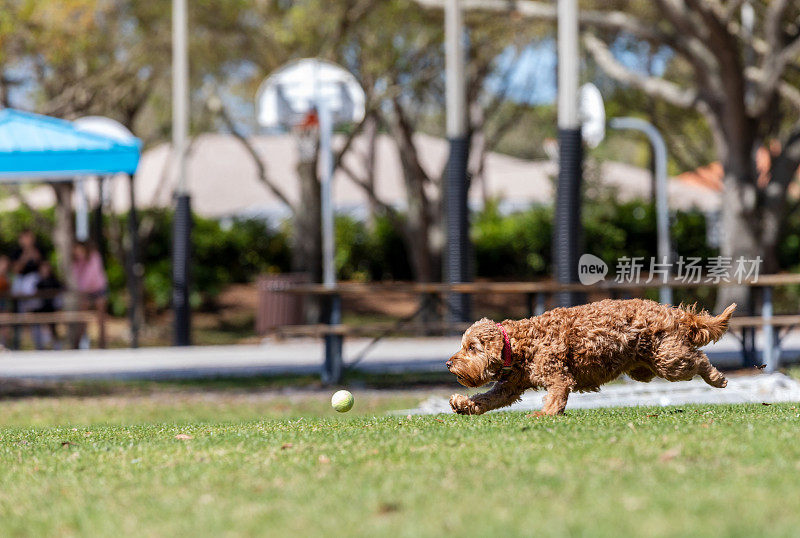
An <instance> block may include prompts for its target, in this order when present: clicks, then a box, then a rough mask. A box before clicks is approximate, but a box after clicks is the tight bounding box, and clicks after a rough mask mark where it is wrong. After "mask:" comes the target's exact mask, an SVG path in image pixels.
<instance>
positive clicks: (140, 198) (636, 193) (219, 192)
mask: <svg viewBox="0 0 800 538" xmlns="http://www.w3.org/2000/svg"><path fill="white" fill-rule="evenodd" d="M416 138H417V148H418V152H419V155H420V160H421V163H422V166H423V167H424V168H425V170H426V171H427V172H428V173H429V174H430V175H432V176H433V177H438V176H440V175H441V173H442V170H443V169H444V165H445V162H446V159H447V152H448V146H447V141H446V140H444V139H441V138H436V137H432V136H428V135H423V134H421V135H417V137H416ZM336 142H337V143H338V144H342V143H343V140H342V139H341V137H338V138H337V140H336ZM252 143H253V145H254V147H255V148H256V151H257V152H258V153H259V155H260V156H261V158H262V160H263V161H264V163H265V165H266V167H267V172H268V174H269V176H270V177H271V178H272V179H273V180H274V182H275V183H277V184H278V185H279V186H280V187H281V188H282V189H283V191H284V192H285V193H286V195H287V196H288V197H289V198H290V199H291V200H292V201H294V202H296V201H297V198H298V181H297V175H296V172H295V164H296V162H297V153H298V150H297V142H296V140H295V139H294V138H293V137H292V136H290V135H271V136H257V137H254V138H253V139H252ZM366 145H367V141H366V139H365V138H364V137H359V138H357V139H356V140H354V142H353V147H352V149H351V151H350V152H349V153H348V155H347V156H346V157H345V161H346V163H347V164H348V165H349V167H350V168H351V169H352V170H354V171H355V172H356V173H363V171H364V170H363V158H362V157H361V155H363V154H364V153H366ZM171 161H172V159H171V151H170V146H169V144H161V145H159V146H156V147H154V148H152V149H150V150H148V151H146V152H145V153H144V155H143V156H142V159H141V162H140V166H139V170H138V172H137V174H136V180H135V185H136V187H135V189H136V191H135V192H136V199H137V206H138V207H165V206H170V205H172V202H171V197H172V193H173V191H174V188H175V184H176V174H175V170H173V163H172V162H171ZM556 174H557V165H556V163H554V162H550V161H544V160H542V161H527V160H523V159H517V158H514V157H510V156H508V155H502V154H499V153H489V154H488V155H487V158H486V165H485V178H484V180H485V182H486V184H485V192H486V193H487V194H488V195H489V196H491V197H499V198H501V199H502V200H504V201H505V202H506V204H509V205H510V206H511V207H523V206H525V205H529V204H531V203H549V202H550V201H551V200H552V198H553V194H554V192H553V191H554V189H553V180H552V179H551V178H552V177H555V175H556ZM600 175H601V181H602V182H603V183H604V184H606V185H613V186H615V187H617V189H618V194H619V196H620V197H621V198H623V199H630V198H635V197H647V196H649V192H650V173H649V171H647V170H644V169H641V168H638V167H635V166H631V165H627V164H623V163H618V162H606V163H604V164H602V166H601V174H600ZM375 177H376V189H377V193H378V196H379V197H380V198H381V199H382V200H384V201H385V202H388V203H390V204H392V205H395V206H397V207H401V208H402V207H404V206H405V189H404V186H403V176H402V170H401V167H400V159H399V155H398V152H397V149H396V146H395V144H394V142H393V141H392V139H391V138H390V137H388V136H386V135H381V136H379V138H378V141H377V154H376V174H375ZM188 178H189V180H188V181H189V190H190V193H191V195H192V207H193V209H194V210H195V211H196V212H197V213H199V214H200V215H203V216H207V217H224V216H232V215H247V214H250V215H273V216H280V215H286V214H287V211H286V209H285V207H284V206H283V204H282V203H281V202H280V200H279V199H278V198H277V197H276V196H275V195H274V194H273V193H271V192H270V191H269V190H268V189H267V188H266V187H264V186H263V185H262V184H261V183H260V182H259V180H258V174H257V169H256V166H255V164H254V162H253V159H252V158H251V156H250V155H249V154H248V152H247V151H246V149H245V148H244V146H243V145H242V144H241V142H239V141H238V140H236V138H234V137H233V136H231V135H226V134H204V135H201V136H199V137H197V138H196V139H195V141H194V143H193V145H192V147H191V150H190V155H189V161H188ZM109 183H110V185H109V187H110V189H109V191H110V192H109V193H107V196H109V197H110V201H111V202H112V203H113V206H114V208H115V209H116V210H122V211H124V210H126V209H127V206H128V187H127V183H126V181H125V179H124V178H116V179H114V180H113V181H111V182H109ZM51 191H52V189H50V188H49V187H44V188H36V189H33V190H32V191H30V192H29V193H28V199H29V202H30V203H31V205H34V207H46V206H51V205H52V204H53V203H54V200H53V196H52V192H51ZM87 192H88V193H89V197H90V199H92V200H94V199H96V184H95V182H89V183H87ZM669 193H670V200H669V202H670V207H671V208H673V209H687V208H690V207H697V208H699V209H702V210H705V211H713V210H716V209H718V208H719V204H720V202H719V193H718V192H715V191H713V190H711V189H708V188H705V187H703V186H700V185H696V184H692V183H689V182H683V181H679V180H677V179H675V178H673V179H671V180H670V185H669ZM483 194H484V187H483V186H482V185H481V184H480V180H476V181H473V184H472V187H471V189H470V193H469V199H470V203H471V204H472V205H474V206H476V207H479V206H480V205H481V204H482V202H483ZM334 203H335V205H336V207H337V209H339V210H358V209H359V208H360V209H361V210H362V211H363V209H364V208H366V207H367V206H368V199H367V197H366V195H365V194H364V192H363V191H362V189H361V187H359V186H357V185H356V184H355V183H353V181H351V180H350V179H349V178H348V177H347V175H346V174H344V173H343V172H341V171H339V172H337V173H336V175H335V177H334Z"/></svg>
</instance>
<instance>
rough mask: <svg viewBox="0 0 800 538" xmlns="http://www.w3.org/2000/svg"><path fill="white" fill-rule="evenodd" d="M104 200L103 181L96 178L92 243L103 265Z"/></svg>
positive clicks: (104, 239)
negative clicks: (95, 203) (95, 246)
mask: <svg viewBox="0 0 800 538" xmlns="http://www.w3.org/2000/svg"><path fill="white" fill-rule="evenodd" d="M104 199H105V181H104V178H103V177H102V176H98V178H97V205H96V206H95V208H94V242H95V245H97V252H99V253H100V258H101V259H102V260H103V263H104V264H105V261H106V254H107V252H106V238H105V234H104V233H103V200H104Z"/></svg>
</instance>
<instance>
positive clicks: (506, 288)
mask: <svg viewBox="0 0 800 538" xmlns="http://www.w3.org/2000/svg"><path fill="white" fill-rule="evenodd" d="M797 284H800V274H795V273H791V274H771V275H760V276H758V277H757V278H752V279H743V280H742V281H741V282H739V281H724V280H722V281H719V282H714V283H710V282H708V281H706V280H705V279H699V281H684V280H677V279H672V280H667V281H666V282H664V281H663V280H661V279H658V278H654V279H653V280H652V281H651V282H649V283H634V282H615V281H613V280H609V281H602V282H598V283H596V284H593V285H591V286H585V285H583V284H560V283H558V282H554V281H538V282H537V281H532V282H468V283H466V282H465V283H456V284H448V283H438V282H429V283H426V282H422V283H418V282H373V283H365V282H341V283H338V284H336V285H334V286H326V285H323V284H297V285H294V286H290V287H287V288H286V290H284V292H285V293H290V294H301V295H310V296H317V297H321V298H323V299H325V300H326V301H327V302H328V303H332V302H333V301H340V299H341V298H342V297H347V296H351V297H358V296H362V297H363V296H369V295H375V294H378V293H386V292H394V293H407V294H412V295H419V296H429V297H434V296H438V297H445V296H447V295H449V294H455V293H462V294H469V295H524V296H525V297H526V302H527V305H528V311H529V315H531V316H535V315H539V314H541V313H543V312H544V311H545V309H546V305H547V300H548V299H549V298H550V297H551V296H553V295H555V294H558V293H562V292H580V293H584V294H592V295H593V296H603V295H604V296H608V297H612V298H624V297H632V296H635V295H642V294H643V293H645V292H646V291H647V290H651V289H658V288H661V287H663V286H665V285H666V286H668V287H670V288H672V289H673V290H676V289H694V288H700V287H709V286H711V287H717V288H719V287H725V286H746V287H749V288H752V289H753V291H754V292H756V293H760V298H761V312H760V315H758V316H755V315H744V316H738V317H734V318H732V319H731V322H730V333H731V334H733V335H734V336H736V338H738V339H739V341H740V343H741V346H742V358H743V364H744V365H745V366H756V365H760V362H761V361H759V359H758V350H757V349H756V332H757V331H758V330H761V331H762V334H763V346H762V348H763V351H762V353H761V360H762V361H763V363H764V364H765V368H766V369H767V370H768V371H774V370H777V369H778V367H779V366H780V354H781V348H780V344H781V341H782V339H783V337H785V335H786V334H787V333H788V332H789V331H791V330H792V329H793V328H795V327H797V326H798V325H800V315H798V314H781V315H776V314H775V313H774V304H773V290H774V288H776V287H780V286H790V285H797ZM339 319H340V316H339ZM401 325H402V327H403V328H404V329H405V330H408V329H409V328H410V329H414V330H419V331H427V332H430V331H431V330H434V331H442V332H451V333H454V332H461V331H463V330H464V329H465V328H466V327H467V326H468V324H465V323H460V322H447V321H436V322H433V323H431V322H426V323H422V324H411V323H405V324H397V323H394V324H393V323H366V324H364V323H359V324H358V325H348V324H344V323H341V322H340V321H338V320H336V321H335V322H331V323H323V324H313V325H289V326H283V327H277V328H276V329H275V330H274V333H275V334H276V335H278V336H313V337H323V338H325V339H326V360H325V375H326V376H328V378H329V379H336V378H337V377H338V375H339V374H340V370H341V367H342V365H341V347H342V339H343V338H344V337H347V336H366V335H378V337H379V338H380V337H381V336H386V335H388V334H392V333H393V332H394V333H396V332H397V331H398V330H399V329H400V327H401Z"/></svg>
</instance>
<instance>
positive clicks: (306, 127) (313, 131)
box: [292, 108, 319, 162]
mask: <svg viewBox="0 0 800 538" xmlns="http://www.w3.org/2000/svg"><path fill="white" fill-rule="evenodd" d="M292 134H293V135H294V137H295V139H296V140H297V152H298V156H299V158H300V161H301V162H308V161H311V160H313V159H314V158H315V157H316V156H317V150H318V149H319V115H318V114H317V111H316V109H313V108H312V109H311V110H309V111H308V112H306V114H305V116H303V119H302V120H301V121H299V122H298V123H296V124H295V125H293V126H292Z"/></svg>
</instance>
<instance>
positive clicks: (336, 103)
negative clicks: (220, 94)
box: [256, 58, 366, 287]
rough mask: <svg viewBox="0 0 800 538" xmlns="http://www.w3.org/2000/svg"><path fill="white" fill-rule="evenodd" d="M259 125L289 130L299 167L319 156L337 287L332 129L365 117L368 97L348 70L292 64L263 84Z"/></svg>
mask: <svg viewBox="0 0 800 538" xmlns="http://www.w3.org/2000/svg"><path fill="white" fill-rule="evenodd" d="M256 104H257V109H258V122H259V123H260V124H261V125H263V126H264V127H270V128H275V127H283V128H284V129H290V130H291V132H292V133H293V134H294V136H295V137H296V139H297V147H298V153H299V157H300V162H309V161H312V160H313V159H314V157H316V156H317V154H318V155H319V168H320V170H321V172H322V173H321V177H320V199H321V217H322V219H321V220H322V267H323V271H322V272H323V283H324V284H325V285H326V286H329V287H332V286H334V285H335V283H336V275H335V272H334V269H335V268H334V248H335V246H334V238H333V186H332V183H333V128H334V126H335V125H336V124H339V123H347V122H358V121H361V120H362V119H363V118H364V113H365V105H366V95H365V94H364V89H363V88H362V87H361V85H360V84H359V83H358V81H357V80H356V77H354V76H353V74H352V73H350V72H348V71H347V70H346V69H344V68H342V67H340V66H338V65H336V64H334V63H331V62H326V61H324V60H320V59H317V58H304V59H302V60H297V61H295V62H290V63H288V64H286V65H285V66H284V67H282V68H280V69H278V70H277V71H276V72H275V73H273V74H271V75H270V76H269V77H267V79H266V80H265V81H264V82H262V83H261V87H260V88H259V89H258V95H257V96H256Z"/></svg>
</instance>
